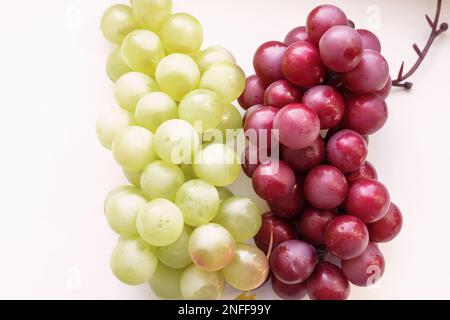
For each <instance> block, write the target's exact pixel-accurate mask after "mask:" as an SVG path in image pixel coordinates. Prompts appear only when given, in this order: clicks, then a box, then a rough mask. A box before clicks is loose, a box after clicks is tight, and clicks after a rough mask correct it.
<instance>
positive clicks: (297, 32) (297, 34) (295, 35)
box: [284, 27, 310, 46]
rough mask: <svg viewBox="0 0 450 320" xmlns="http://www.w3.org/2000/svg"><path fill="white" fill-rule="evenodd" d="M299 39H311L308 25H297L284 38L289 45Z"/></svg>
mask: <svg viewBox="0 0 450 320" xmlns="http://www.w3.org/2000/svg"><path fill="white" fill-rule="evenodd" d="M299 41H310V39H309V35H308V31H306V27H297V28H295V29H292V30H291V31H290V32H289V33H288V34H287V35H286V38H284V43H285V44H286V45H287V46H290V45H291V44H293V43H295V42H299Z"/></svg>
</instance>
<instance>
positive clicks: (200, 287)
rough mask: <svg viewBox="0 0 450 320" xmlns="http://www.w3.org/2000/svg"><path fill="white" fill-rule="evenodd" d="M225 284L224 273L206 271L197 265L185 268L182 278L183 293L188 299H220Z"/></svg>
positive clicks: (181, 288)
mask: <svg viewBox="0 0 450 320" xmlns="http://www.w3.org/2000/svg"><path fill="white" fill-rule="evenodd" d="M224 286H225V280H224V278H223V275H222V273H220V272H209V271H204V270H202V269H200V268H199V267H197V266H196V265H192V266H190V267H189V268H187V269H186V270H184V272H183V275H182V276H181V279H180V290H181V294H182V296H183V298H184V299H187V300H218V299H220V298H221V297H222V294H223V289H224Z"/></svg>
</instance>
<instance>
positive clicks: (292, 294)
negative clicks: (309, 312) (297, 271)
mask: <svg viewBox="0 0 450 320" xmlns="http://www.w3.org/2000/svg"><path fill="white" fill-rule="evenodd" d="M272 289H273V291H275V293H276V294H277V296H279V297H280V298H282V299H284V300H300V299H302V298H304V297H306V285H305V283H304V282H300V283H296V284H286V283H284V282H281V281H280V280H278V279H277V277H272Z"/></svg>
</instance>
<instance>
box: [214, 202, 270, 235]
mask: <svg viewBox="0 0 450 320" xmlns="http://www.w3.org/2000/svg"><path fill="white" fill-rule="evenodd" d="M213 222H215V223H218V224H220V225H222V226H224V227H225V228H226V229H227V230H228V231H230V233H231V234H232V235H233V237H234V239H236V241H238V242H245V241H247V240H250V239H252V238H253V237H254V236H255V235H256V234H257V233H258V231H259V229H260V228H261V224H262V218H261V211H260V210H259V208H258V207H257V206H256V204H255V203H254V202H253V201H252V200H250V199H248V198H243V197H237V196H235V197H231V198H229V199H227V200H225V201H224V202H222V204H221V205H220V210H219V213H218V214H217V216H216V217H215V218H214V220H213Z"/></svg>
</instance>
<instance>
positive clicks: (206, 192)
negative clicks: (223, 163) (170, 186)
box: [175, 179, 220, 227]
mask: <svg viewBox="0 0 450 320" xmlns="http://www.w3.org/2000/svg"><path fill="white" fill-rule="evenodd" d="M219 201H220V200H219V193H218V192H217V189H216V188H215V187H214V186H213V185H212V184H210V183H208V182H206V181H203V180H198V179H195V180H191V181H188V182H186V183H185V184H183V185H182V186H181V188H180V189H179V190H178V192H177V194H176V196H175V203H176V204H177V206H178V207H179V208H180V210H181V212H182V213H183V216H184V222H185V223H186V224H188V225H190V226H193V227H197V226H200V225H202V224H206V223H208V222H210V221H211V220H212V219H214V217H215V216H216V215H217V213H218V212H219V206H220V202H219Z"/></svg>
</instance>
